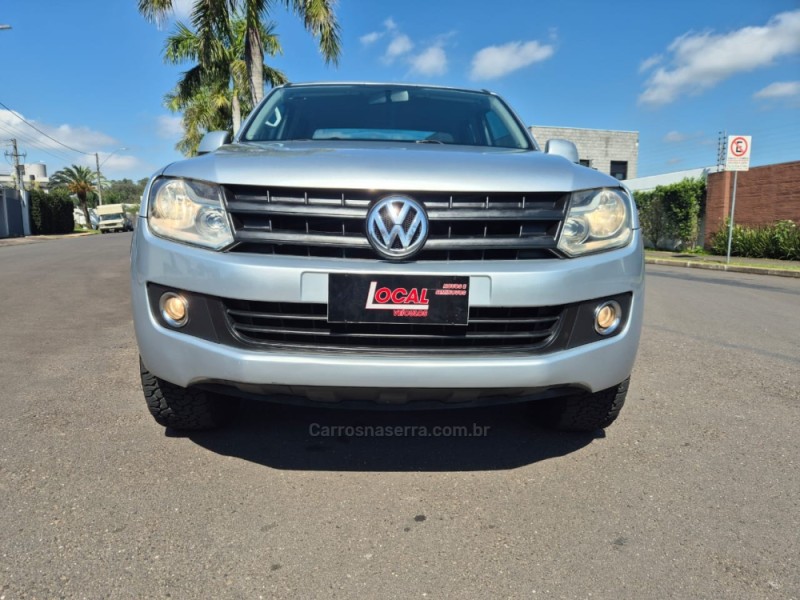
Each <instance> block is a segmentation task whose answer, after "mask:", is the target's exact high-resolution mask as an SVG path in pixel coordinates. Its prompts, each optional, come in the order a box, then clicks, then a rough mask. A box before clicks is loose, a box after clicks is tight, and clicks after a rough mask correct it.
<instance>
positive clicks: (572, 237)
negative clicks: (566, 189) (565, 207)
mask: <svg viewBox="0 0 800 600" xmlns="http://www.w3.org/2000/svg"><path fill="white" fill-rule="evenodd" d="M630 207H631V203H630V199H629V198H628V195H627V194H626V193H625V192H624V191H623V190H621V189H619V190H617V189H596V190H584V191H581V192H574V193H573V194H572V197H571V198H570V202H569V213H568V214H567V218H566V220H565V221H564V227H563V228H562V230H561V237H560V238H559V240H558V249H559V250H561V251H562V252H564V253H565V254H568V255H569V256H580V255H581V254H590V253H592V252H601V251H603V250H610V249H612V248H619V247H621V246H625V245H626V244H627V243H628V242H629V241H630V239H631V208H630Z"/></svg>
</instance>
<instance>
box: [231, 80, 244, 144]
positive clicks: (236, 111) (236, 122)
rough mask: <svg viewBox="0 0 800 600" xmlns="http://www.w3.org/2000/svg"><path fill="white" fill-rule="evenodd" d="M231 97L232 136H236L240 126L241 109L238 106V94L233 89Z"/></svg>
mask: <svg viewBox="0 0 800 600" xmlns="http://www.w3.org/2000/svg"><path fill="white" fill-rule="evenodd" d="M232 96H233V97H232V98H231V112H232V113H233V135H236V134H237V133H238V131H239V127H241V125H242V107H241V105H240V104H239V94H238V93H237V92H236V89H235V88H234V90H233V94H232Z"/></svg>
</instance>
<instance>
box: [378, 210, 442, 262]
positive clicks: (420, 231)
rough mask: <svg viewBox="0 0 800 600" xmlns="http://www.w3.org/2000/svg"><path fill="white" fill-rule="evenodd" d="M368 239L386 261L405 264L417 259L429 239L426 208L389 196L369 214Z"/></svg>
mask: <svg viewBox="0 0 800 600" xmlns="http://www.w3.org/2000/svg"><path fill="white" fill-rule="evenodd" d="M367 239H368V240H369V243H370V245H371V246H372V247H373V248H374V249H375V252H377V253H378V254H380V255H381V256H382V257H383V258H388V259H393V260H403V259H406V258H410V257H412V256H414V255H415V254H416V253H417V252H419V251H420V250H421V249H422V246H423V245H425V240H427V239H428V215H427V214H425V208H424V207H423V206H422V204H420V203H419V202H417V201H416V200H412V199H411V198H407V197H405V196H387V197H386V198H383V199H381V200H378V201H377V202H376V203H375V204H373V205H372V208H370V209H369V212H368V213H367Z"/></svg>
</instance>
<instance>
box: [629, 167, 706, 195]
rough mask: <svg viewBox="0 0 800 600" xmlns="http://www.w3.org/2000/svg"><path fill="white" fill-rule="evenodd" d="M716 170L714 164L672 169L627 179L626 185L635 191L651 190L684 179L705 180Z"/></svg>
mask: <svg viewBox="0 0 800 600" xmlns="http://www.w3.org/2000/svg"><path fill="white" fill-rule="evenodd" d="M716 170H717V167H716V165H714V166H713V167H699V168H697V169H685V170H683V171H672V172H670V173H662V174H661V175H649V176H647V177H636V178H634V179H627V180H626V181H625V185H627V186H628V187H629V188H630V189H631V190H633V191H634V192H649V191H650V190H654V189H656V188H657V187H658V186H659V185H670V184H672V183H679V182H681V181H683V180H684V179H702V180H705V179H706V177H708V174H709V173H715V172H716Z"/></svg>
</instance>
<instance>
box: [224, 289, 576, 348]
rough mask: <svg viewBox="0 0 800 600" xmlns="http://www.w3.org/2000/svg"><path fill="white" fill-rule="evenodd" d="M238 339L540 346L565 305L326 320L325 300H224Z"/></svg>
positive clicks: (304, 344) (557, 326)
mask: <svg viewBox="0 0 800 600" xmlns="http://www.w3.org/2000/svg"><path fill="white" fill-rule="evenodd" d="M223 304H224V309H225V314H226V317H227V322H228V327H229V329H230V331H231V333H232V334H233V335H234V337H236V338H237V339H239V340H240V341H241V342H243V343H245V344H248V345H254V346H262V347H263V346H276V347H284V348H286V347H293V348H298V349H353V350H372V351H386V352H392V351H405V350H413V351H414V352H425V351H429V352H434V351H435V352H442V351H444V352H448V351H452V352H464V351H490V352H491V351H495V352H502V351H509V350H512V351H514V350H516V351H525V352H537V351H542V350H544V349H545V348H547V347H549V346H550V345H551V342H553V340H554V339H555V338H556V337H557V336H558V334H559V332H560V331H561V329H562V321H563V320H564V313H565V311H566V307H563V306H548V307H472V308H470V309H469V324H468V325H467V326H455V325H418V324H410V323H409V324H407V323H403V324H391V325H389V324H371V323H370V324H366V323H361V324H353V323H328V321H327V305H325V304H303V303H287V302H252V301H246V300H228V299H226V300H223Z"/></svg>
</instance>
